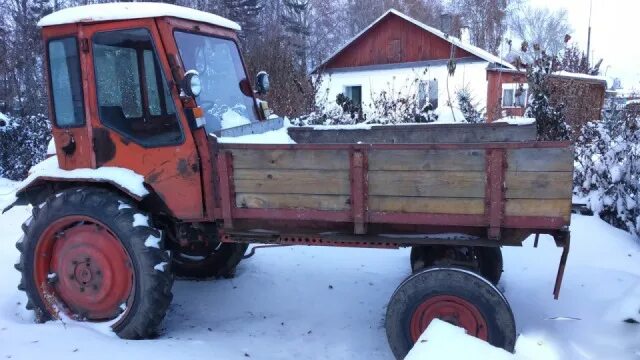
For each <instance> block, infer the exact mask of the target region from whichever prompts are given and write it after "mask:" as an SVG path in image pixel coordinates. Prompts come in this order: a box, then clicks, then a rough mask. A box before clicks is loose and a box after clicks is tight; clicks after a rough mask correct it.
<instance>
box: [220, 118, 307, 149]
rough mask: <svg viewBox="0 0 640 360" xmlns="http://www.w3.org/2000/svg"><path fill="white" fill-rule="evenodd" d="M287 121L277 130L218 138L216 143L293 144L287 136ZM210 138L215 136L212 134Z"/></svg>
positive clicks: (288, 125)
mask: <svg viewBox="0 0 640 360" xmlns="http://www.w3.org/2000/svg"><path fill="white" fill-rule="evenodd" d="M291 126H292V125H291V123H290V122H289V120H288V119H285V120H284V126H283V127H281V128H280V129H277V130H272V131H267V132H265V133H262V134H251V135H244V136H237V137H219V138H218V142H219V143H222V144H295V143H296V142H295V141H293V139H292V138H291V137H290V136H289V132H288V129H289V127H291ZM212 136H215V135H213V134H212Z"/></svg>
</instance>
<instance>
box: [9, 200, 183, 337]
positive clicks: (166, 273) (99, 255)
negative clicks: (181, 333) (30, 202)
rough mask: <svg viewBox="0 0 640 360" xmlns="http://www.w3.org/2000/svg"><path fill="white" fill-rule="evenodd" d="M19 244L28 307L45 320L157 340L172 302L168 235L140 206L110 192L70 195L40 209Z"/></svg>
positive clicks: (38, 208)
mask: <svg viewBox="0 0 640 360" xmlns="http://www.w3.org/2000/svg"><path fill="white" fill-rule="evenodd" d="M23 230H24V232H25V234H24V237H23V239H22V240H21V241H19V242H18V244H17V245H16V247H17V248H18V250H20V252H21V255H20V262H19V264H17V265H16V268H17V269H18V270H19V271H20V272H21V274H22V278H21V281H20V285H19V286H18V288H19V289H20V290H23V291H25V292H26V293H27V297H28V303H27V308H28V309H33V310H34V311H35V312H36V318H37V319H38V320H39V321H42V322H44V321H47V320H50V319H56V318H61V317H63V316H66V317H68V318H71V319H73V320H77V321H91V322H110V325H111V328H112V329H113V331H114V332H115V333H116V334H118V336H120V337H122V338H127V339H139V338H147V337H151V336H153V335H154V334H155V332H156V329H157V327H158V325H159V324H160V323H161V322H162V319H163V318H164V316H165V313H166V311H167V309H168V307H169V303H170V302H171V299H172V294H171V286H172V283H173V278H172V275H171V271H170V268H169V259H170V256H169V254H168V253H167V252H166V251H164V250H163V242H162V233H161V232H160V231H159V230H158V229H156V228H155V227H153V226H152V225H151V224H150V222H149V218H148V217H147V216H146V214H144V213H143V212H141V211H140V210H138V209H136V207H135V204H133V203H131V202H129V200H128V199H126V198H123V197H121V196H119V195H117V194H115V193H112V192H110V191H107V190H104V189H95V188H78V189H69V190H65V191H63V192H61V193H59V194H57V195H56V196H52V197H50V198H48V199H47V200H46V201H45V202H44V203H43V204H42V205H40V206H35V207H34V208H33V216H32V218H31V219H29V220H28V221H27V222H26V223H25V224H24V225H23Z"/></svg>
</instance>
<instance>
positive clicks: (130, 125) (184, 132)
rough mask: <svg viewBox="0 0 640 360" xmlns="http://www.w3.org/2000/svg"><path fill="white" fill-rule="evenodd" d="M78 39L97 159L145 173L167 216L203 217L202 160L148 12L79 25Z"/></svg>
mask: <svg viewBox="0 0 640 360" xmlns="http://www.w3.org/2000/svg"><path fill="white" fill-rule="evenodd" d="M81 40H82V41H84V44H86V46H85V48H83V52H85V55H86V56H87V58H88V59H87V60H88V61H87V63H88V66H86V70H87V80H86V81H87V82H88V84H89V86H88V88H89V92H88V94H87V96H89V108H90V115H91V116H90V118H91V127H92V137H93V150H94V152H95V161H96V166H98V167H99V166H115V167H122V168H126V169H130V170H133V171H134V172H136V173H138V174H141V175H143V176H144V178H145V182H146V183H147V184H149V185H150V186H151V187H152V188H153V190H154V191H155V193H156V194H157V195H158V196H159V197H160V198H161V199H162V200H163V202H164V204H165V205H166V206H167V208H168V210H169V212H170V213H171V214H172V215H173V216H175V217H177V218H179V219H182V220H198V219H201V218H202V217H203V200H202V186H201V179H200V159H199V157H198V152H197V149H196V146H195V143H194V140H193V137H192V135H191V132H190V131H189V125H188V122H187V119H186V118H185V115H184V111H183V109H182V104H181V103H180V101H179V94H178V93H177V89H176V86H175V85H174V84H173V83H172V82H170V79H171V76H170V74H171V72H170V67H169V64H168V63H167V61H166V57H165V56H164V53H165V52H164V47H163V44H162V41H161V38H160V36H159V34H158V30H157V28H156V23H155V21H154V19H140V20H131V21H119V22H111V23H108V22H107V23H101V24H95V25H85V26H82V29H81ZM159 210H160V209H159Z"/></svg>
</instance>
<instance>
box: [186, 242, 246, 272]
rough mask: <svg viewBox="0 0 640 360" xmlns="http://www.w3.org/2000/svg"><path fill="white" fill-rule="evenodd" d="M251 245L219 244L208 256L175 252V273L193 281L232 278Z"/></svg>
mask: <svg viewBox="0 0 640 360" xmlns="http://www.w3.org/2000/svg"><path fill="white" fill-rule="evenodd" d="M248 247H249V244H238V243H219V244H218V246H217V247H216V248H215V249H213V250H210V251H209V253H208V254H207V255H204V256H203V255H198V253H191V254H190V253H189V252H188V251H180V250H177V251H174V253H173V271H174V273H175V274H176V275H177V276H180V277H185V278H191V279H206V278H220V277H223V278H226V279H229V278H232V277H234V276H235V273H236V267H237V266H238V264H239V263H240V261H241V260H242V256H244V253H245V252H246V251H247V248H248Z"/></svg>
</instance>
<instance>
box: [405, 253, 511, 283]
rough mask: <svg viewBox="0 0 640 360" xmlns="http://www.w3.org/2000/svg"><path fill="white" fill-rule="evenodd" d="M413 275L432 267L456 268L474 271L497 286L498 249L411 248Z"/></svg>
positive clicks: (499, 261)
mask: <svg viewBox="0 0 640 360" xmlns="http://www.w3.org/2000/svg"><path fill="white" fill-rule="evenodd" d="M410 260H411V270H412V272H413V273H416V272H419V271H421V270H423V269H426V268H429V267H433V266H456V267H462V268H465V269H469V270H471V271H474V272H476V273H478V274H480V275H482V277H484V278H485V279H487V280H489V281H491V283H493V284H494V285H497V284H498V282H499V281H500V277H501V276H502V271H503V263H502V252H501V251H500V248H499V247H483V246H444V245H433V246H414V247H412V248H411V256H410Z"/></svg>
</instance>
